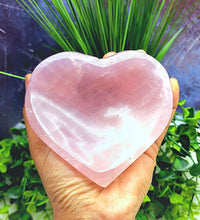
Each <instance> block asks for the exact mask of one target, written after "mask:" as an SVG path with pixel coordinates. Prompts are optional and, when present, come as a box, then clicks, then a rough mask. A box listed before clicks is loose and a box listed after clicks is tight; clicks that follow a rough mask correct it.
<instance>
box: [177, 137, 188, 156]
mask: <svg viewBox="0 0 200 220" xmlns="http://www.w3.org/2000/svg"><path fill="white" fill-rule="evenodd" d="M179 142H180V143H181V146H182V147H183V148H184V149H185V150H186V151H189V148H190V139H189V137H188V136H187V135H185V134H182V135H180V137H179ZM184 152H185V151H184ZM184 152H183V151H182V153H184Z"/></svg>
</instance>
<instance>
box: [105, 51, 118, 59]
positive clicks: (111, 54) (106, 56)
mask: <svg viewBox="0 0 200 220" xmlns="http://www.w3.org/2000/svg"><path fill="white" fill-rule="evenodd" d="M115 54H116V52H114V51H111V52H108V53H107V54H105V55H104V56H103V59H104V58H108V57H110V56H113V55H115Z"/></svg>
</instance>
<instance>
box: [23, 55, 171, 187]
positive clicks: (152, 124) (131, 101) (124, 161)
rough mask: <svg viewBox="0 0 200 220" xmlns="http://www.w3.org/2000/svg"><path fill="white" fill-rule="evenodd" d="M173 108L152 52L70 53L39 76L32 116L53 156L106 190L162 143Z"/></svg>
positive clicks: (30, 101) (31, 94) (29, 105)
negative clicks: (101, 55) (159, 140)
mask: <svg viewBox="0 0 200 220" xmlns="http://www.w3.org/2000/svg"><path fill="white" fill-rule="evenodd" d="M172 102H173V97H172V89H171V84H170V80H169V76H168V74H167V72H166V70H165V68H164V67H163V66H162V65H161V64H160V63H159V62H158V61H157V60H155V59H154V58H153V57H151V56H149V55H147V54H145V53H142V52H139V51H124V52H120V53H117V54H116V55H113V56H111V57H108V58H105V59H98V58H96V57H92V56H89V55H84V54H80V53H77V52H62V53H58V54H56V55H53V56H51V57H49V58H47V59H45V60H44V61H43V62H41V63H40V64H39V65H38V66H37V67H36V68H35V70H34V71H33V74H32V76H31V80H30V82H29V85H28V88H27V92H26V97H25V110H26V114H27V118H28V120H29V123H30V125H31V127H32V128H33V130H34V131H35V133H36V134H37V135H38V136H39V137H40V138H41V139H42V140H43V141H44V142H45V143H46V144H47V145H48V146H49V147H50V148H51V149H52V150H53V151H55V152H56V153H57V154H58V155H60V156H61V157H62V158H63V159H64V160H65V161H67V162H68V163H70V164H71V165H72V166H74V167H75V168H76V169H77V170H79V171H80V172H81V173H83V174H84V175H85V176H87V177H88V178H90V179H91V180H93V181H94V182H95V183H97V184H99V185H101V186H103V187H106V186H107V185H108V184H110V183H111V182H112V181H113V180H114V179H115V178H116V177H117V176H118V175H120V173H122V172H123V171H124V170H125V169H126V168H127V167H128V166H129V165H130V164H131V163H133V161H135V160H136V159H137V158H138V157H139V156H140V155H141V154H142V153H144V151H146V150H147V149H148V148H149V147H150V146H151V145H152V144H153V142H154V141H155V140H156V139H157V138H158V137H159V136H160V134H161V133H162V131H163V130H164V128H165V127H166V126H167V124H168V122H169V120H170V116H171V113H172Z"/></svg>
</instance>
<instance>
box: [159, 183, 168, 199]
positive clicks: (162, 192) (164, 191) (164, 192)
mask: <svg viewBox="0 0 200 220" xmlns="http://www.w3.org/2000/svg"><path fill="white" fill-rule="evenodd" d="M168 190H169V185H166V186H165V187H164V188H163V190H162V191H161V192H160V194H159V196H158V198H161V197H163V196H164V195H165V194H166V193H167V191H168Z"/></svg>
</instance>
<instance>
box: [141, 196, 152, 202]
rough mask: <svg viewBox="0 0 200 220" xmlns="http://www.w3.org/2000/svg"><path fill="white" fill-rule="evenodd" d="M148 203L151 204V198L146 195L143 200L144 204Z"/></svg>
mask: <svg viewBox="0 0 200 220" xmlns="http://www.w3.org/2000/svg"><path fill="white" fill-rule="evenodd" d="M146 202H151V199H150V198H149V196H148V195H146V196H145V197H144V200H143V203H146Z"/></svg>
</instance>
